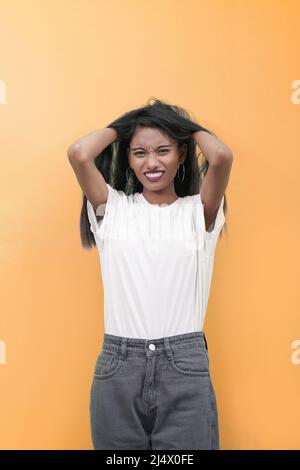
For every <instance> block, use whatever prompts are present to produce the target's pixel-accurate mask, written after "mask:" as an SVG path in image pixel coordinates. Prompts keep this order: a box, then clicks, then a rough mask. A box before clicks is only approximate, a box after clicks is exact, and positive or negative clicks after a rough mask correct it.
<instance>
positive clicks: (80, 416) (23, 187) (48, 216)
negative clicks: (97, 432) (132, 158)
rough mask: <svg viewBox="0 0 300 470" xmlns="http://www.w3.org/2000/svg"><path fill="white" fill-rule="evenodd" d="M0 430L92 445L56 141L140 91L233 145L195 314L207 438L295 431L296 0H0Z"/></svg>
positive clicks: (298, 371)
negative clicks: (221, 223)
mask: <svg viewBox="0 0 300 470" xmlns="http://www.w3.org/2000/svg"><path fill="white" fill-rule="evenodd" d="M0 11H1V15H0V31H1V40H0V57H1V68H0V102H1V105H0V120H1V121H0V145H1V162H2V168H1V184H0V188H1V192H2V194H1V200H2V204H1V265H0V266H1V271H0V272H1V318H0V322H1V323H0V351H1V352H0V358H1V360H0V362H1V364H0V390H1V401H0V416H1V426H0V448H1V449H91V448H92V443H91V437H90V427H89V410H88V405H89V392H90V386H91V382H92V373H93V368H94V364H95V360H96V355H97V354H98V352H99V350H100V347H101V342H102V336H103V290H102V285H101V275H100V267H99V263H98V253H97V251H96V250H95V249H94V250H92V251H90V252H85V251H84V250H83V249H82V248H81V246H80V240H79V211H80V207H81V190H80V188H79V186H78V184H77V181H76V179H75V175H74V174H73V172H72V169H71V167H70V164H69V162H68V160H67V155H66V151H67V147H68V146H69V145H70V144H71V143H72V142H73V141H74V140H76V139H77V138H79V137H80V136H82V135H84V134H86V133H88V132H90V131H92V130H95V129H97V128H101V127H105V126H106V125H107V124H108V123H109V122H111V121H112V120H113V119H115V118H116V117H117V116H119V115H120V114H122V113H124V112H125V111H127V110H129V109H131V108H133V107H137V106H141V105H143V104H144V103H145V102H146V100H147V99H148V98H149V97H151V96H156V97H158V98H161V99H166V100H167V101H168V102H170V103H175V104H179V105H181V106H183V107H185V108H187V109H188V110H189V111H190V112H192V113H193V116H194V117H195V118H196V119H197V120H198V122H199V123H200V124H202V125H204V126H205V127H209V128H211V129H212V130H214V132H216V133H217V135H218V136H219V137H220V138H221V139H222V140H224V142H225V143H226V144H227V145H228V146H229V147H230V148H231V149H232V151H233V154H234V164H233V169H232V174H231V178H230V183H229V186H228V189H227V191H226V196H227V202H228V215H227V226H228V233H227V235H226V234H224V237H222V239H221V240H220V241H219V245H218V248H217V253H216V257H215V270H214V277H213V283H212V289H211V297H210V301H209V304H208V312H207V317H206V324H205V332H206V335H207V339H208V345H209V350H210V358H211V365H210V367H211V374H212V380H213V383H214V386H215V390H216V395H217V400H218V408H219V427H220V446H221V448H222V449H299V448H300V434H299V422H300V408H299V392H300V354H299V352H300V340H299V338H300V320H299V304H300V302H299V301H300V295H299V292H300V291H299V275H300V268H299V266H300V263H299V261H300V259H299V234H300V222H299V217H298V213H299V204H300V192H299V174H300V157H299V155H300V154H299V150H300V148H299V147H300V141H299V123H300V70H299V40H300V32H299V15H300V4H299V2H297V1H291V0H289V1H285V2H282V1H279V0H272V1H271V0H264V1H263V2H261V1H258V0H252V1H250V0H245V1H233V0H213V1H209V2H207V1H204V0H200V1H199V0H198V1H196V0H185V1H177V2H174V1H173V0H151V2H150V1H149V2H146V1H143V2H141V1H138V0H125V1H123V0H110V1H109V2H107V1H104V0H99V1H96V0H88V1H86V0H85V1H83V0H75V1H74V0H63V1H61V0H54V1H53V0H51V1H50V0H48V1H47V0H44V1H43V2H39V1H36V0H35V1H33V0H26V1H22V0H19V1H17V0H0Z"/></svg>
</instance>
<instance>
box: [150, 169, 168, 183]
mask: <svg viewBox="0 0 300 470" xmlns="http://www.w3.org/2000/svg"><path fill="white" fill-rule="evenodd" d="M163 174H164V171H154V172H147V173H145V176H146V178H147V180H148V181H150V182H151V183H156V182H157V181H160V180H161V179H162V177H163Z"/></svg>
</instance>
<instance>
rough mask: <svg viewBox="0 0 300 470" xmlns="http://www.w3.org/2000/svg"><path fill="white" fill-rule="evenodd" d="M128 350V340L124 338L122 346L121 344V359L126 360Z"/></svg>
mask: <svg viewBox="0 0 300 470" xmlns="http://www.w3.org/2000/svg"><path fill="white" fill-rule="evenodd" d="M126 348H127V338H122V344H121V354H120V356H121V358H124V359H126Z"/></svg>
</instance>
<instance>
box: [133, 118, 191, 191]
mask: <svg viewBox="0 0 300 470" xmlns="http://www.w3.org/2000/svg"><path fill="white" fill-rule="evenodd" d="M184 145H185V146H186V144H184ZM127 155H128V161H129V164H130V166H131V168H132V169H133V171H134V172H135V174H136V177H137V178H138V180H139V181H140V182H141V183H142V185H143V187H144V188H146V189H147V190H148V191H157V190H160V189H164V188H166V189H167V188H169V187H171V188H173V189H174V181H173V180H174V178H175V176H176V172H177V168H178V165H179V163H181V162H183V161H184V159H185V156H186V155H181V156H179V153H178V149H177V142H176V141H174V140H173V139H171V138H170V137H169V135H168V134H165V133H163V132H162V131H161V130H159V129H154V128H151V127H137V128H136V130H135V133H134V135H133V136H132V139H131V142H130V146H129V149H127ZM151 172H152V173H153V172H163V173H162V176H161V177H160V178H159V179H156V180H154V179H152V180H151V179H150V176H148V177H147V176H146V174H145V173H151Z"/></svg>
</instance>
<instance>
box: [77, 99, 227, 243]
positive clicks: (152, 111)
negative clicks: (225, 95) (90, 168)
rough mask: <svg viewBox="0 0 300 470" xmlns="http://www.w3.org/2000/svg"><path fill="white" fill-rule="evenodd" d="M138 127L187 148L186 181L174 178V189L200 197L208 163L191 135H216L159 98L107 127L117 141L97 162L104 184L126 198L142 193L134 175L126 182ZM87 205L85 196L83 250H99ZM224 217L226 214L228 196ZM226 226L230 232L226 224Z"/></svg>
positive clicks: (82, 226)
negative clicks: (145, 128)
mask: <svg viewBox="0 0 300 470" xmlns="http://www.w3.org/2000/svg"><path fill="white" fill-rule="evenodd" d="M137 126H145V127H152V128H157V129H159V130H161V131H162V132H165V133H167V134H168V135H169V136H170V137H171V138H172V139H174V140H175V141H176V142H177V146H178V145H180V144H181V143H186V144H187V155H186V158H185V160H184V166H185V177H184V180H183V182H181V181H180V180H179V178H175V180H174V188H175V192H176V194H177V196H179V197H184V196H192V195H194V194H196V193H199V189H200V184H201V181H202V179H203V177H204V176H205V174H206V172H207V170H208V167H209V162H208V161H207V160H206V159H205V157H204V155H203V153H202V152H201V151H200V153H199V154H198V155H196V142H195V140H194V138H193V136H192V134H193V133H194V132H196V131H200V130H202V131H206V132H209V133H210V134H212V135H215V134H214V133H213V132H212V131H210V130H208V129H206V128H205V127H202V126H200V125H199V124H197V123H196V122H195V121H194V120H192V119H191V117H190V114H189V113H188V111H187V110H185V109H184V108H182V107H180V106H175V105H170V104H167V103H166V102H164V101H162V100H159V99H157V98H150V99H149V100H148V101H147V103H146V105H145V106H143V107H141V108H137V109H133V110H131V111H129V112H127V113H125V114H123V115H122V116H120V117H119V118H117V119H116V120H115V121H113V122H112V123H110V124H108V126H107V127H111V128H114V129H115V130H116V131H117V133H118V139H117V141H115V142H113V143H112V144H111V145H109V146H107V147H106V148H105V149H104V150H103V151H102V152H101V153H100V154H99V155H98V156H97V157H96V158H95V165H96V167H97V169H98V170H99V171H100V173H101V174H102V176H103V178H104V179H105V181H106V182H107V183H108V184H110V185H111V186H112V187H113V188H115V189H117V190H122V191H124V193H125V194H127V195H129V194H133V193H135V192H142V191H143V185H142V183H141V182H140V181H139V180H138V179H137V177H136V176H135V174H134V172H133V171H132V170H130V174H131V177H130V179H129V180H127V174H126V170H128V168H129V161H128V156H127V152H126V149H127V148H128V147H129V146H130V142H131V139H132V136H133V134H134V132H135V129H136V127H137ZM200 156H202V158H200ZM200 160H202V161H203V163H202V164H199V162H200V163H201V161H200ZM86 204H87V198H86V196H85V194H84V193H82V208H81V213H80V238H81V244H82V246H83V248H84V249H87V250H88V249H90V248H92V247H93V246H96V242H95V238H94V234H93V233H92V232H91V230H90V222H89V219H88V214H87V207H86ZM224 213H225V214H226V213H227V201H226V196H225V195H224ZM97 217H98V216H97ZM102 217H103V216H102ZM99 220H101V217H99ZM224 226H225V228H226V231H227V227H226V222H225V224H224ZM222 231H223V227H222V230H221V232H220V237H221V236H222Z"/></svg>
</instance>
